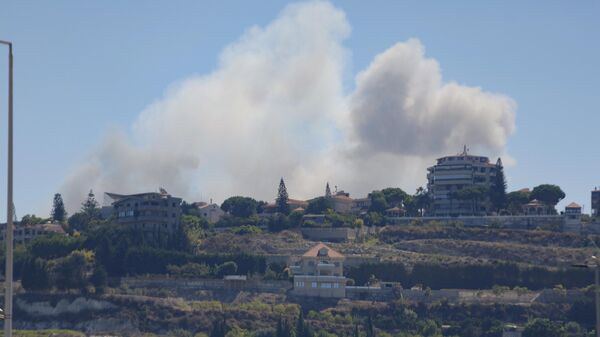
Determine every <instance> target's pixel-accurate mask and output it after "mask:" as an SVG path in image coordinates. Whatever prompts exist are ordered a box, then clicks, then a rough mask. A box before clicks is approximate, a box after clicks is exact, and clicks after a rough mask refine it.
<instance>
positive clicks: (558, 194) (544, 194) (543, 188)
mask: <svg viewBox="0 0 600 337" xmlns="http://www.w3.org/2000/svg"><path fill="white" fill-rule="evenodd" d="M530 197H531V199H537V200H539V201H541V202H543V203H545V204H546V205H550V206H556V204H558V202H559V201H561V200H562V199H564V198H565V192H563V190H562V189H561V188H560V187H558V186H556V185H550V184H542V185H539V186H536V187H534V188H533V190H532V191H531V196H530Z"/></svg>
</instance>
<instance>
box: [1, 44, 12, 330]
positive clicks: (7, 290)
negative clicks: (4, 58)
mask: <svg viewBox="0 0 600 337" xmlns="http://www.w3.org/2000/svg"><path fill="white" fill-rule="evenodd" d="M0 44H4V45H7V46H8V183H7V198H6V204H7V207H6V272H5V274H4V336H5V337H12V311H13V310H12V305H13V205H14V203H13V52H12V42H8V41H2V40H0Z"/></svg>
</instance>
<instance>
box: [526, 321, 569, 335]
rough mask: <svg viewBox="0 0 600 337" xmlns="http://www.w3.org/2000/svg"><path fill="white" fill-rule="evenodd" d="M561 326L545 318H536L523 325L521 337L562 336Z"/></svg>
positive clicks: (563, 333)
mask: <svg viewBox="0 0 600 337" xmlns="http://www.w3.org/2000/svg"><path fill="white" fill-rule="evenodd" d="M564 336H565V332H564V329H563V327H562V326H561V325H560V324H559V323H557V322H553V321H551V320H549V319H546V318H536V319H534V320H532V321H530V322H529V323H527V325H526V326H525V329H524V330H523V337H564Z"/></svg>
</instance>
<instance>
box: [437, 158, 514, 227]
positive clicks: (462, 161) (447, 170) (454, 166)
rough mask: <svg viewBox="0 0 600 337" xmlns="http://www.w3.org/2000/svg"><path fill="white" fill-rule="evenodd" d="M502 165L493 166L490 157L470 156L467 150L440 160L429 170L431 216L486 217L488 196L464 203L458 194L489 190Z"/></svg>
mask: <svg viewBox="0 0 600 337" xmlns="http://www.w3.org/2000/svg"><path fill="white" fill-rule="evenodd" d="M501 167H502V161H501V160H500V158H498V161H497V162H496V164H493V163H490V160H489V158H488V157H483V156H474V155H470V154H469V153H468V151H467V148H466V146H465V148H464V150H463V152H462V153H460V154H458V155H454V156H447V157H442V158H439V159H437V163H436V165H434V166H431V167H429V168H428V169H427V171H428V173H427V180H428V184H427V188H428V189H429V191H430V193H431V195H432V198H433V200H432V206H433V207H432V210H431V212H430V213H431V214H430V215H432V216H459V215H485V214H486V213H487V211H488V210H487V205H486V204H487V200H488V198H487V196H486V197H485V198H484V199H482V200H478V201H477V202H476V203H475V202H473V200H462V199H460V198H457V197H456V192H459V191H460V190H462V189H464V188H467V187H471V186H482V187H486V188H489V187H490V186H491V184H492V182H493V178H494V176H495V175H496V172H497V170H498V169H499V168H501Z"/></svg>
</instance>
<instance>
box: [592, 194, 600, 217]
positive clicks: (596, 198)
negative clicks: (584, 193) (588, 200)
mask: <svg viewBox="0 0 600 337" xmlns="http://www.w3.org/2000/svg"><path fill="white" fill-rule="evenodd" d="M592 216H596V217H600V189H598V188H595V189H594V190H593V191H592Z"/></svg>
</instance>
